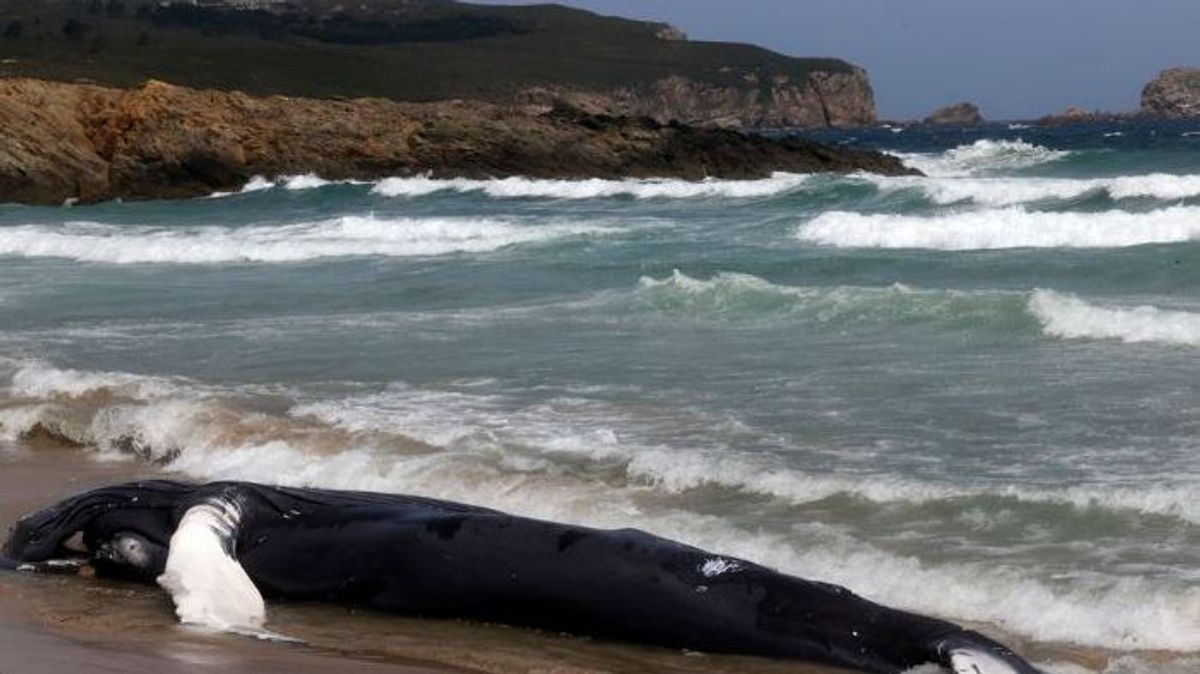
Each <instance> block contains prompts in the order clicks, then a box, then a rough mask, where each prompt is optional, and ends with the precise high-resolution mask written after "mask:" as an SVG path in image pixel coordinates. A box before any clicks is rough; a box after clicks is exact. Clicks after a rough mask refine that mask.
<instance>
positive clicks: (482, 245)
mask: <svg viewBox="0 0 1200 674" xmlns="http://www.w3.org/2000/svg"><path fill="white" fill-rule="evenodd" d="M606 231H612V230H611V229H605V228H602V227H598V226H595V225H587V224H581V223H560V224H537V225H531V224H524V223H522V222H519V221H515V220H498V219H487V218H475V219H469V218H385V217H376V216H374V215H347V216H342V217H338V218H333V219H330V220H322V221H318V222H308V223H298V224H286V225H251V226H246V227H216V226H210V227H171V228H167V227H147V226H141V225H136V226H135V225H109V224H97V223H87V222H73V223H64V224H55V225H21V226H16V227H6V228H0V256H14V257H29V258H42V257H58V258H66V259H71V260H78V261H81V262H103V263H112V264H138V263H176V264H218V263H230V262H296V261H302V260H312V259H318V258H327V257H348V256H387V257H410V256H428V255H445V254H449V253H478V252H488V251H493V250H497V249H500V248H504V247H507V246H512V245H518V244H535V243H540V242H546V241H551V240H555V239H562V238H566V237H574V236H581V235H587V234H599V233H603V232H606Z"/></svg>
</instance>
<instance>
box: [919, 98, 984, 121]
mask: <svg viewBox="0 0 1200 674" xmlns="http://www.w3.org/2000/svg"><path fill="white" fill-rule="evenodd" d="M923 123H924V124H934V125H938V126H974V125H976V124H982V123H983V115H982V114H980V113H979V107H978V106H977V105H975V104H974V103H967V102H963V103H955V104H954V105H947V106H946V107H944V108H938V109H937V110H934V111H933V113H932V114H930V115H929V116H928V117H926V118H925V119H924V121H923Z"/></svg>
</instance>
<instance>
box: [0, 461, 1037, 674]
mask: <svg viewBox="0 0 1200 674" xmlns="http://www.w3.org/2000/svg"><path fill="white" fill-rule="evenodd" d="M79 533H81V534H82V539H83V544H84V547H85V548H86V550H87V554H88V556H89V558H90V562H91V563H92V564H93V566H94V567H95V569H96V572H97V574H98V575H104V576H113V577H120V578H125V579H131V580H138V581H142V582H157V583H159V584H160V585H161V586H162V587H164V588H165V589H167V590H168V591H169V592H170V593H171V595H172V598H173V599H174V601H175V604H176V609H177V613H178V614H179V617H180V619H181V620H182V621H184V622H188V623H195V624H202V625H206V626H209V627H216V628H219V629H225V630H229V631H234V632H238V631H254V630H258V629H261V628H262V627H263V625H264V622H265V619H266V609H265V599H271V598H287V599H292V600H312V601H324V602H335V603H339V604H348V605H358V606H366V607H371V608H374V609H378V610H382V611H389V612H393V613H400V614H404V615H408V616H421V617H429V618H455V619H466V620H480V621H488V622H499V623H507V624H512V625H518V626H527V627H535V628H540V629H546V630H552V631H556V632H566V633H574V634H580V635H588V636H594V637H600V638H609V639H617V640H623V641H630V642H638V643H644V644H650V645H658V646H664V647H670V648H680V649H688V650H694V651H703V652H709V653H736V654H745V655H760V656H767V657H777V658H796V659H803V660H809V661H814V662H821V663H826V664H831V665H837V666H842V667H848V668H852V669H857V670H860V671H865V672H877V673H881V674H882V673H886V674H893V673H897V672H902V671H904V670H907V669H910V668H913V667H916V666H919V665H922V664H926V663H935V664H938V665H941V666H943V667H945V668H948V669H950V670H951V671H954V672H956V674H1036V673H1037V671H1038V670H1037V669H1035V668H1034V667H1033V666H1032V665H1030V664H1029V663H1028V662H1026V661H1025V660H1023V659H1022V658H1021V657H1019V656H1018V655H1016V654H1015V653H1013V652H1012V651H1011V650H1009V649H1008V648H1006V647H1004V646H1003V645H1001V644H999V643H997V642H995V641H993V640H991V639H989V638H987V637H985V636H983V635H981V634H978V633H977V632H974V631H971V630H967V629H964V628H962V627H960V626H959V625H956V624H954V623H951V622H947V621H944V620H939V619H935V618H931V617H926V616H921V615H917V614H913V613H909V612H906V611H900V610H896V609H892V608H888V607H886V606H882V605H880V604H876V603H874V602H871V601H868V600H866V599H864V598H862V597H859V596H857V595H855V594H854V593H852V592H850V591H849V590H847V589H845V588H842V587H839V586H836V585H830V584H826V583H821V582H816V581H811V580H805V579H803V578H798V577H794V576H789V575H786V574H782V573H779V572H777V571H774V570H772V569H769V568H766V567H764V566H760V565H758V564H754V563H752V562H749V561H746V560H742V559H737V558H734V557H729V556H724V555H719V554H714V553H711V552H708V551H705V550H701V549H698V548H695V547H691V546H688V545H684V544H682V543H678V542H675V541H671V540H668V539H664V538H660V537H657V536H653V535H651V534H648V533H645V532H643V531H639V530H635V529H616V530H608V529H593V528H588V527H582V526H574V525H568V524H561V523H556V522H549V521H543V520H538V519H531V518H525V517H518V516H514V515H509V514H506V513H502V512H498V511H495V510H489V509H486V508H479V507H475V506H471V505H466V504H461V503H453V502H449V501H439V500H434V499H428V498H422V497H415V496H404V495H393V494H380V493H370V492H350V491H332V490H322V489H297V488H286V487H273V486H265V485H259V484H253V483H246V482H216V483H211V484H206V485H191V484H184V483H179V482H171V481H162V480H155V481H142V482H134V483H129V484H123V485H116V486H112V487H105V488H102V489H97V490H94V491H90V492H87V493H84V494H80V495H78V496H75V497H73V498H70V499H67V500H65V501H62V502H61V503H58V504H55V505H53V506H50V507H48V508H46V509H44V510H41V511H38V512H35V513H31V514H29V515H27V516H26V517H24V518H22V519H21V520H19V521H18V522H17V523H16V524H15V525H14V527H13V530H12V532H11V534H10V536H9V539H8V541H7V543H6V544H5V548H4V554H5V555H6V556H7V557H9V558H11V559H12V560H14V561H15V562H16V563H39V562H45V561H46V560H51V559H55V558H58V557H62V556H64V555H67V554H69V551H67V550H66V549H65V548H64V545H65V543H66V542H67V541H68V539H70V538H72V537H73V536H75V535H76V534H79Z"/></svg>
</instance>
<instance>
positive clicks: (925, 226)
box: [797, 206, 1200, 250]
mask: <svg viewBox="0 0 1200 674" xmlns="http://www.w3.org/2000/svg"><path fill="white" fill-rule="evenodd" d="M797 237H798V238H799V239H800V240H802V241H808V242H811V243H816V244H821V245H826V246H834V247H838V248H931V249H935V250H985V249H1000V248H1121V247H1127V246H1140V245H1145V244H1153V243H1181V242H1186V241H1194V240H1197V239H1200V207H1195V206H1190V207H1189V206H1172V207H1168V208H1161V209H1158V210H1154V211H1149V212H1145V213H1131V212H1126V211H1106V212H1103V213H1062V212H1038V211H1029V210H1026V209H1024V208H1019V207H1013V208H1006V209H991V210H983V211H964V212H954V213H947V214H939V215H933V216H917V215H893V214H870V215H866V214H860V213H851V212H846V211H829V212H827V213H823V214H821V215H819V216H817V217H816V218H814V219H813V220H811V221H809V222H808V223H806V224H803V225H801V226H800V228H799V231H798V232H797Z"/></svg>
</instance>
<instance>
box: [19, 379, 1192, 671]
mask: <svg viewBox="0 0 1200 674" xmlns="http://www.w3.org/2000/svg"><path fill="white" fill-rule="evenodd" d="M141 379H142V378H139V377H137V376H135V375H128V374H120V373H99V372H82V371H72V370H61V369H56V368H54V367H53V366H50V365H47V364H44V363H43V364H27V365H25V366H22V367H20V368H18V370H17V372H16V374H15V375H14V379H13V384H12V385H10V387H9V397H8V398H7V399H5V400H4V401H3V403H2V404H0V426H2V428H3V431H4V435H7V436H9V437H15V436H18V435H20V434H22V433H28V432H36V431H37V430H39V429H40V430H41V431H43V432H49V433H51V434H53V435H56V436H58V437H60V438H62V439H64V440H69V441H71V442H74V443H78V444H80V445H85V446H88V447H92V448H95V449H96V450H98V451H101V452H104V453H109V454H135V455H137V456H139V457H141V458H143V459H146V460H150V461H154V462H156V463H160V464H163V465H165V466H166V467H167V468H169V469H172V470H178V471H182V472H185V473H187V474H190V475H192V476H194V477H196V478H200V479H248V480H258V481H265V482H269V483H283V484H295V485H311V486H316V485H319V486H325V487H332V488H353V489H370V490H384V491H394V492H395V491H399V492H412V493H421V494H428V495H433V496H438V497H442V498H452V499H460V500H467V501H471V502H475V503H481V504H484V505H489V506H493V507H498V508H503V509H506V510H509V511H514V512H518V513H522V514H526V515H530V516H536V517H548V518H555V519H565V520H569V521H574V522H580V523H585V524H590V525H595V526H629V525H630V524H633V525H636V526H640V527H643V528H646V529H649V530H651V531H654V532H655V533H658V534H661V535H665V536H670V537H673V538H677V539H681V540H684V541H688V542H691V543H694V544H698V545H702V546H705V547H708V548H713V549H718V550H721V551H722V552H724V553H727V554H731V555H736V556H740V557H746V558H749V559H753V560H756V561H759V562H762V563H765V564H769V565H772V566H775V567H778V568H781V569H782V570H785V571H788V572H791V573H796V574H800V575H803V576H806V577H812V578H819V579H822V580H826V581H830V582H836V583H840V584H844V585H847V586H849V587H851V588H854V589H855V590H856V591H858V592H861V593H863V594H865V595H866V596H868V597H870V598H872V599H876V600H879V601H885V602H888V603H892V604H896V605H899V606H903V607H906V608H910V609H913V610H918V611H923V612H928V613H935V614H939V615H945V616H951V617H957V618H960V619H968V620H977V621H984V622H991V623H994V624H997V625H1001V626H1003V627H1004V628H1006V629H1009V630H1012V631H1015V632H1019V633H1022V634H1025V635H1028V636H1032V637H1035V638H1038V639H1041V640H1051V641H1066V642H1073V643H1079V644H1084V645H1091V646H1100V647H1112V648H1145V649H1154V648H1161V649H1172V650H1193V649H1196V648H1200V631H1198V630H1196V629H1195V627H1196V621H1197V615H1196V607H1197V606H1200V590H1198V589H1197V588H1195V587H1188V586H1186V585H1183V584H1181V583H1176V582H1174V581H1170V580H1162V579H1158V580H1155V579H1149V578H1141V577H1129V576H1121V577H1113V576H1106V575H1103V574H1093V575H1089V576H1086V577H1082V578H1073V579H1071V580H1070V581H1069V582H1067V581H1061V580H1055V579H1054V578H1052V577H1044V578H1040V577H1038V575H1037V574H1035V573H1031V572H1030V570H1029V569H1025V568H1022V567H1021V566H1020V565H1017V564H1011V565H1010V564H1006V563H1004V562H1003V561H995V560H993V561H989V562H980V563H974V562H966V561H959V562H954V561H943V562H939V563H936V564H933V563H927V562H922V561H920V560H918V559H916V558H913V557H909V556H905V555H902V554H898V553H893V552H888V551H886V550H883V549H881V548H878V547H876V546H875V545H873V544H871V543H868V542H866V541H863V540H861V539H859V538H857V537H855V536H853V535H851V534H849V533H848V532H846V531H843V530H842V529H840V528H838V527H834V526H829V525H825V524H820V523H804V522H798V523H795V524H794V525H792V526H790V527H786V528H784V529H783V530H779V529H776V530H762V529H758V530H747V529H745V528H743V527H741V526H739V525H737V524H735V523H733V522H731V521H729V520H726V519H724V518H719V517H715V516H711V515H703V514H699V513H696V512H692V511H689V510H685V509H681V508H679V507H677V506H671V505H669V504H667V505H649V503H648V502H647V501H646V500H645V499H644V498H643V496H642V495H643V493H644V491H645V489H646V487H645V486H640V485H649V486H651V487H652V488H653V489H655V490H659V491H665V492H668V493H669V492H677V491H681V490H688V489H695V488H698V487H699V486H701V485H706V484H714V483H719V484H720V485H721V486H725V487H730V488H737V489H741V490H748V491H751V492H752V493H763V494H770V495H774V496H781V495H785V496H786V497H787V498H789V499H792V500H795V501H812V500H819V499H823V498H828V497H829V496H831V495H833V494H837V493H849V494H852V495H855V496H858V497H861V498H866V499H884V500H931V499H932V500H940V499H945V498H954V497H956V496H958V495H959V492H958V490H957V488H944V487H938V486H935V485H924V484H920V483H908V482H889V481H882V482H880V481H877V480H875V479H874V478H870V477H863V478H861V479H856V480H849V479H845V480H843V479H837V478H823V477H819V476H809V475H805V474H803V473H797V472H795V471H788V470H780V469H779V468H778V467H772V466H769V465H766V464H762V465H756V464H755V463H753V462H752V461H749V460H747V459H746V458H745V457H741V458H737V457H731V456H727V455H726V456H722V455H720V454H715V453H714V454H703V453H700V454H691V453H689V454H688V455H686V456H685V455H684V454H683V453H682V452H681V451H680V450H674V451H672V450H666V449H663V448H655V447H652V446H638V445H637V444H635V443H628V442H625V441H624V440H623V438H622V437H621V432H618V431H605V430H604V429H603V428H602V427H592V426H591V425H590V424H587V423H580V421H581V419H583V420H596V419H600V418H602V417H604V418H608V419H610V420H611V419H612V418H613V417H612V415H611V412H612V410H593V411H592V412H593V413H594V414H593V416H591V417H589V416H587V415H585V416H584V417H582V418H581V417H579V416H578V415H576V416H571V415H570V414H568V412H570V410H571V409H572V405H576V406H577V405H578V404H579V403H571V402H570V401H563V402H562V403H561V404H560V405H559V406H558V407H554V406H552V407H550V408H546V407H541V406H535V407H534V408H527V409H525V410H518V411H517V413H516V414H514V413H513V410H511V409H508V410H506V409H503V407H502V406H501V405H500V404H499V401H498V400H497V399H496V398H495V397H493V396H480V395H468V394H462V393H450V392H437V391H426V390H419V389H410V388H406V387H399V388H396V387H393V388H391V389H389V390H387V391H384V392H382V393H374V394H365V395H358V396H352V397H349V398H342V399H337V400H332V401H313V402H308V403H296V404H293V405H292V406H291V408H290V409H287V410H286V411H280V410H277V411H275V412H270V411H267V410H264V409H261V408H254V407H251V408H249V409H247V408H245V407H244V405H246V404H247V403H245V402H244V398H245V393H244V392H236V393H237V395H233V393H235V392H220V391H217V390H215V389H209V388H207V387H204V386H200V385H195V384H194V383H192V382H188V381H186V380H171V381H164V380H161V379H157V378H145V379H146V381H144V382H143V381H140V380H141ZM616 421H617V422H622V421H624V420H622V419H619V418H617V419H616ZM584 431H586V432H584ZM522 449H524V450H525V451H522ZM563 454H573V455H575V458H576V459H584V460H586V461H587V462H588V464H600V465H613V464H614V462H615V465H619V466H624V470H625V471H627V472H628V473H629V475H630V482H629V483H628V484H621V483H611V482H605V481H603V480H596V479H589V478H586V477H584V478H583V479H581V478H580V477H579V476H577V475H575V474H574V472H573V471H574V470H579V469H578V468H575V469H572V468H569V467H567V466H569V465H570V464H560V465H559V466H558V467H557V468H556V467H555V465H554V464H552V463H548V462H549V461H552V460H553V459H554V457H555V456H559V455H563ZM994 496H1000V497H1010V498H1013V499H1016V500H1022V499H1031V500H1037V501H1039V502H1046V503H1058V504H1066V505H1068V506H1070V507H1076V506H1078V507H1085V508H1091V507H1110V508H1111V507H1116V508H1138V509H1141V508H1148V509H1151V510H1161V509H1162V507H1163V505H1164V504H1162V503H1158V504H1156V503H1155V502H1154V501H1153V500H1152V498H1151V495H1149V494H1124V493H1123V492H1121V491H1113V490H1107V489H1096V490H1094V491H1093V492H1091V493H1086V492H1084V491H1083V490H1082V489H1081V490H1080V492H1079V493H1078V494H1073V493H1072V492H1070V491H1065V492H1063V491H1059V490H1054V491H1046V492H1033V491H1031V492H1028V493H1027V492H1023V491H1013V492H1011V493H1006V492H1004V491H1001V492H999V493H997V494H994ZM1172 498H1176V499H1178V500H1176V501H1174V502H1173V503H1172V504H1171V506H1170V508H1171V509H1172V510H1171V511H1170V514H1172V515H1175V516H1187V517H1192V518H1195V517H1196V516H1197V513H1196V512H1195V505H1194V504H1195V503H1196V502H1197V500H1196V499H1195V494H1182V493H1181V494H1175V495H1174V496H1173V497H1172ZM1139 499H1140V500H1139ZM930 587H937V588H940V591H938V592H929V591H928V588H930Z"/></svg>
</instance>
